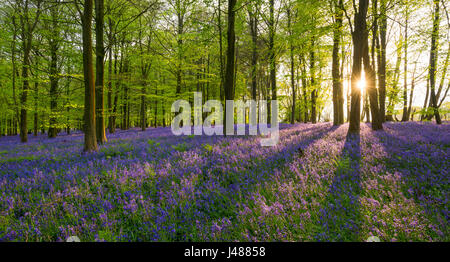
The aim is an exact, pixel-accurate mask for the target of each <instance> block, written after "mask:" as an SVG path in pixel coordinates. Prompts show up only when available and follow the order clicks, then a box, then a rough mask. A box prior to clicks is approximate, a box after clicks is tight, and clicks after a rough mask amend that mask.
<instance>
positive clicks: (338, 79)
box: [331, 0, 344, 125]
mask: <svg viewBox="0 0 450 262" xmlns="http://www.w3.org/2000/svg"><path fill="white" fill-rule="evenodd" d="M342 6H343V2H342V0H339V3H338V2H337V1H334V9H335V11H334V15H335V22H334V28H333V64H332V69H331V71H332V76H333V124H334V125H342V124H343V123H344V116H343V112H344V99H343V88H342V73H341V72H340V70H339V69H340V61H339V51H340V45H341V43H340V40H341V36H342V23H343V21H342V20H343V10H342Z"/></svg>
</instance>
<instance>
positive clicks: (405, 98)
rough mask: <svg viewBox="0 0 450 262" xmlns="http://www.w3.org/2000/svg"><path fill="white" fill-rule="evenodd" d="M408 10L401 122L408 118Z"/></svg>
mask: <svg viewBox="0 0 450 262" xmlns="http://www.w3.org/2000/svg"><path fill="white" fill-rule="evenodd" d="M408 15H409V14H408V10H407V11H406V22H405V43H404V47H405V67H404V85H403V115H402V122H406V121H408V120H409V116H408Z"/></svg>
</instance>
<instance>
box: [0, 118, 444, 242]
mask: <svg viewBox="0 0 450 262" xmlns="http://www.w3.org/2000/svg"><path fill="white" fill-rule="evenodd" d="M384 127H385V130H384V131H377V132H374V131H372V130H371V129H370V126H369V125H367V124H362V125H361V135H360V136H359V137H353V138H352V137H346V133H347V129H348V125H343V126H341V127H333V126H332V125H331V124H329V123H321V124H316V125H312V124H297V125H292V126H291V125H281V131H280V140H279V143H278V145H277V146H275V147H261V146H260V138H261V137H250V136H248V137H237V136H236V137H207V136H180V137H176V136H173V135H172V133H171V131H170V129H169V128H157V129H148V130H147V131H145V132H141V131H139V130H137V129H133V130H128V131H118V132H117V133H116V134H110V135H108V139H109V141H108V143H107V144H106V145H104V146H100V150H99V152H98V153H93V154H83V153H82V152H81V150H82V144H83V135H82V134H80V133H76V134H72V135H61V136H58V137H57V138H55V139H48V138H46V137H45V136H44V135H41V136H37V137H31V138H30V142H29V143H28V144H25V145H22V144H19V143H18V141H19V139H18V137H0V194H1V197H0V241H65V240H66V239H67V238H68V237H69V236H78V237H79V238H80V239H81V241H234V240H237V241H365V240H366V239H367V238H368V237H370V236H372V235H373V236H377V237H379V238H380V239H381V240H382V241H450V234H449V233H450V232H449V231H450V228H449V199H450V197H449V196H450V183H449V182H450V176H449V170H450V165H449V163H450V124H449V123H448V122H447V123H445V124H444V125H441V126H437V125H435V124H432V123H417V122H408V123H387V124H385V126H384Z"/></svg>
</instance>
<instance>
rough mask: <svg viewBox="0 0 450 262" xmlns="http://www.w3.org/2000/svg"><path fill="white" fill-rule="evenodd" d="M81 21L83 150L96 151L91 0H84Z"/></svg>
mask: <svg viewBox="0 0 450 262" xmlns="http://www.w3.org/2000/svg"><path fill="white" fill-rule="evenodd" d="M83 6H84V10H83V15H82V18H81V21H82V29H83V30H82V38H83V74H84V151H85V152H91V151H97V150H98V147H97V138H96V132H95V130H96V129H95V85H94V68H93V65H92V64H93V59H92V13H93V0H84V5H83Z"/></svg>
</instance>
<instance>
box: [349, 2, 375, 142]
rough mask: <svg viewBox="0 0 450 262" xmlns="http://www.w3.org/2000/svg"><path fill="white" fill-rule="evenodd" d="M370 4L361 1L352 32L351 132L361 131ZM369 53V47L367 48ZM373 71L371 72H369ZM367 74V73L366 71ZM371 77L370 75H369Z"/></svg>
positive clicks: (356, 11)
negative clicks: (363, 73) (363, 67)
mask: <svg viewBox="0 0 450 262" xmlns="http://www.w3.org/2000/svg"><path fill="white" fill-rule="evenodd" d="M368 6H369V0H360V1H359V10H355V17H354V21H355V29H354V32H352V39H353V66H352V79H351V85H352V87H351V106H350V107H351V109H350V126H349V130H348V132H349V133H350V134H352V133H357V134H359V131H360V112H361V90H360V89H359V87H358V82H359V81H360V79H361V77H362V59H363V55H364V53H365V48H367V45H368V43H367V28H366V26H367V25H366V23H367V22H366V16H367V10H368ZM367 55H368V49H367ZM369 73H371V72H369ZM366 75H367V73H366ZM369 77H370V76H369Z"/></svg>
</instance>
